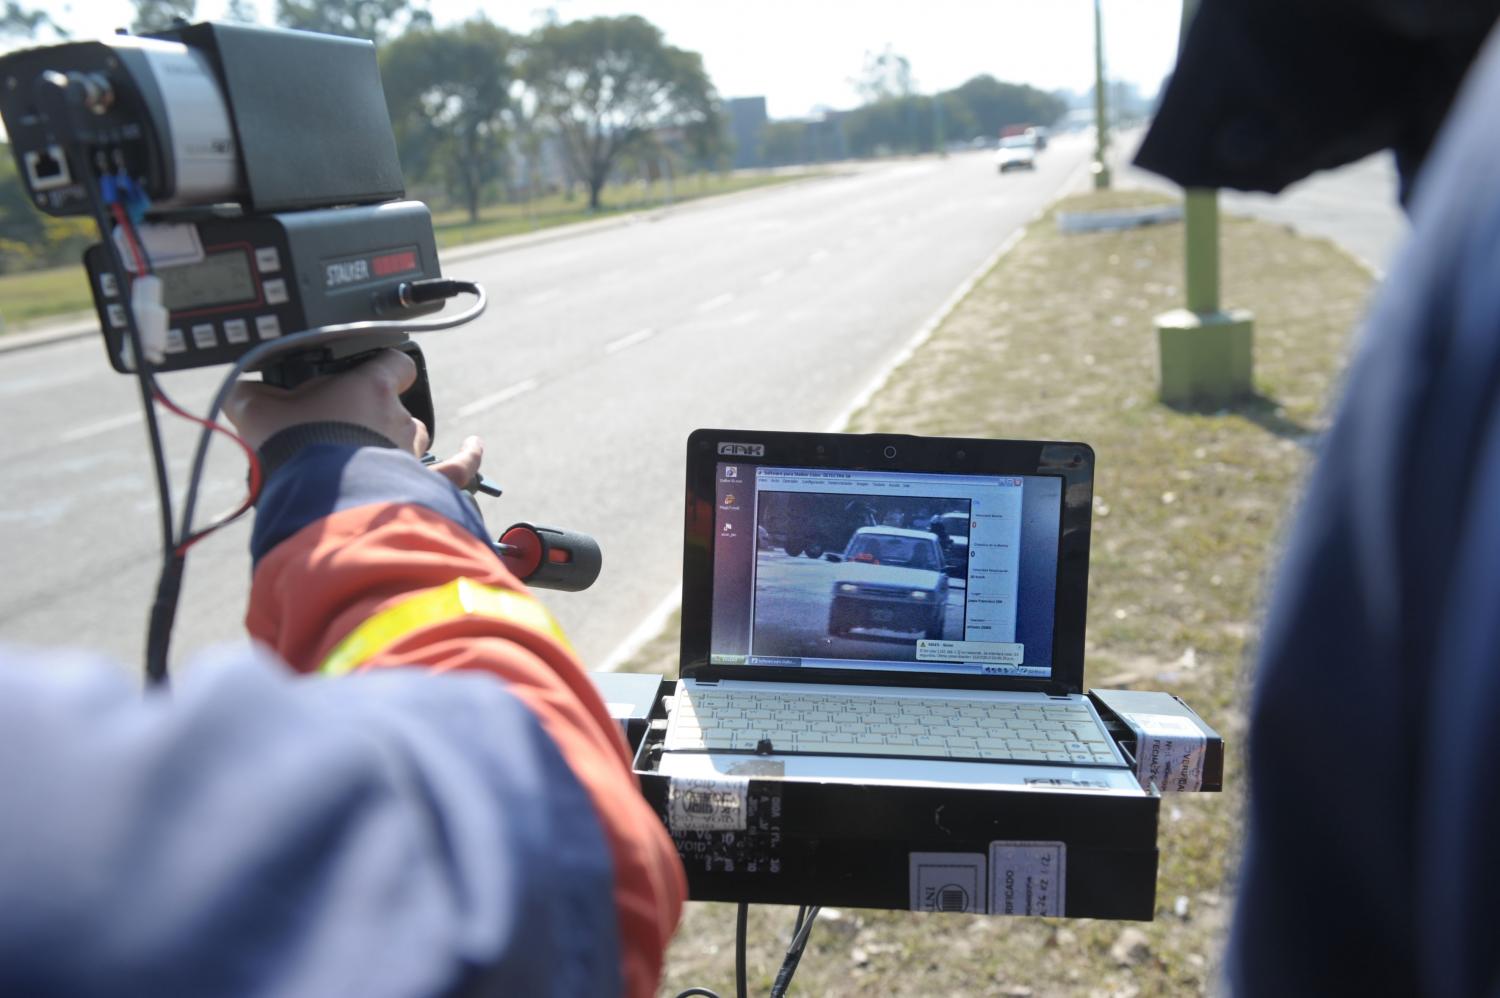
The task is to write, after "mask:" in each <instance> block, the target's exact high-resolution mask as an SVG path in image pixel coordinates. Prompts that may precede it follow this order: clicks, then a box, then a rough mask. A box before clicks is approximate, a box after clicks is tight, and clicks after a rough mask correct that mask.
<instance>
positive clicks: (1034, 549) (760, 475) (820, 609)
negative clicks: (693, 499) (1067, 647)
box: [708, 462, 1063, 679]
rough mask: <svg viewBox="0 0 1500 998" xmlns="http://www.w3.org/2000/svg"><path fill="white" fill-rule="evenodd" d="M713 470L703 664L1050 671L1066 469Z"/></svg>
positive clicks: (1025, 674) (1029, 674) (1040, 674)
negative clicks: (1052, 472)
mask: <svg viewBox="0 0 1500 998" xmlns="http://www.w3.org/2000/svg"><path fill="white" fill-rule="evenodd" d="M715 478H716V483H715V496H716V509H715V522H714V568H713V573H714V574H713V615H712V621H713V623H712V629H711V635H710V650H709V659H708V660H709V663H710V664H712V665H739V666H768V667H781V668H787V667H792V668H798V667H800V668H818V669H859V670H864V671H889V672H903V673H928V674H934V675H936V674H947V675H1001V676H1015V677H1019V678H1025V679H1050V678H1051V676H1052V638H1053V623H1054V614H1055V609H1056V590H1057V553H1058V534H1059V529H1060V523H1061V516H1062V487H1063V482H1062V479H1061V478H1058V477H1053V476H1047V475H1004V476H1000V475H971V474H962V475H958V474H951V475H950V474H935V473H926V472H891V471H853V470H836V469H827V468H778V467H766V466H760V465H753V464H736V463H733V462H721V463H720V464H719V465H718V466H717V468H716V475H715Z"/></svg>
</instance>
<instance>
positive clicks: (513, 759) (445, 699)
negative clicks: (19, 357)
mask: <svg viewBox="0 0 1500 998" xmlns="http://www.w3.org/2000/svg"><path fill="white" fill-rule="evenodd" d="M335 108H337V109H338V113H337V114H334V113H333V109H335ZM0 116H3V118H4V123H5V127H6V130H7V132H8V134H9V136H10V139H11V144H12V147H13V151H14V153H15V156H16V161H17V165H18V167H19V168H20V170H21V173H22V179H23V181H24V183H25V184H26V186H27V189H28V193H29V194H30V195H31V196H32V198H33V201H34V203H35V204H36V205H37V206H38V207H39V208H40V209H41V210H43V211H45V212H47V213H49V214H53V215H63V216H66V215H83V216H87V217H92V218H93V219H94V220H95V221H96V222H97V224H98V227H99V231H100V235H101V243H100V244H99V245H98V246H96V247H94V248H93V249H92V250H90V251H89V253H88V254H87V257H86V267H87V269H88V271H89V278H90V282H91V285H92V287H93V290H94V294H95V299H96V304H97V306H98V311H99V315H100V320H101V327H102V330H103V333H104V342H105V347H106V353H107V358H108V360H109V362H110V363H111V364H112V365H113V366H114V367H115V368H116V369H117V370H119V371H121V372H122V373H124V374H127V375H129V376H131V377H132V378H134V379H135V381H136V383H137V384H138V386H139V390H140V394H141V398H142V402H143V406H144V409H145V415H146V425H147V428H148V434H149V439H150V442H151V449H152V463H153V467H154V469H155V474H156V478H157V483H158V490H159V495H160V502H161V533H162V573H161V581H160V584H159V586H158V590H157V595H156V601H155V604H154V606H153V607H152V612H151V617H150V626H149V636H148V646H147V663H146V664H147V675H148V678H149V679H150V681H151V685H150V687H149V688H148V689H147V691H146V694H145V695H144V696H141V695H140V693H139V691H137V690H136V689H135V688H134V687H133V686H132V685H131V684H129V683H127V682H124V681H122V680H121V678H120V677H119V673H118V671H117V670H116V669H113V668H110V667H108V666H107V665H105V664H103V663H99V662H95V661H90V660H88V659H86V658H84V657H82V656H71V657H70V656H64V655H62V654H59V653H53V652H49V653H44V654H43V653H36V652H31V653H27V652H23V651H20V650H15V649H12V650H8V651H4V652H0V813H3V814H5V815H6V823H5V824H6V829H5V832H4V834H3V835H0V900H3V901H4V902H5V903H4V904H3V906H0V910H3V911H4V914H0V993H4V994H18V995H20V994H75V995H82V994H163V995H166V994H200V995H210V994H212V995H231V994H276V995H328V994H360V995H381V994H389V995H418V994H424V995H426V994H450V993H465V994H477V993H503V994H516V995H558V996H577V995H607V994H627V995H632V996H638V998H644V996H647V995H651V994H653V993H654V991H655V988H656V985H657V982H658V980H659V977H660V974H661V966H662V958H663V952H664V950H665V948H666V945H667V941H668V939H669V938H670V936H671V934H672V931H673V930H674V928H675V926H676V923H677V920H678V917H679V914H680V912H681V908H682V902H683V899H684V895H685V883H684V876H683V871H682V867H681V863H680V861H679V859H678V857H677V853H676V851H675V850H674V848H673V846H672V842H671V840H670V839H669V838H668V836H667V834H666V832H665V830H664V829H663V827H662V825H661V823H660V822H659V821H658V820H657V818H656V817H655V816H654V815H653V814H652V812H651V811H650V809H649V807H648V806H647V805H646V803H645V801H644V800H643V799H642V797H641V796H640V793H639V790H638V787H637V785H636V782H635V779H634V776H633V774H632V772H631V766H630V758H629V753H628V750H627V746H626V744H625V741H624V739H623V737H622V735H621V732H620V729H619V727H618V725H617V724H616V722H615V721H613V720H612V719H611V718H610V716H609V714H608V712H607V710H606V708H605V705H604V703H603V702H602V701H601V700H600V698H599V696H598V694H597V693H596V692H595V690H594V688H593V686H592V685H591V683H590V681H589V679H588V677H587V675H586V674H585V673H584V671H583V668H582V665H581V664H580V662H579V660H578V657H577V655H576V654H575V653H574V652H573V650H572V648H571V646H570V645H569V643H568V640H567V637H566V636H565V635H564V634H563V632H562V631H561V629H560V628H559V627H558V625H557V623H556V622H555V621H554V620H553V618H552V616H551V615H550V614H549V613H548V611H547V610H546V608H545V607H544V606H543V605H542V604H541V603H540V602H539V601H537V600H536V599H535V598H534V597H533V596H532V595H531V593H530V592H529V591H528V589H527V587H526V585H524V584H523V581H522V580H523V579H529V580H530V581H531V582H532V583H533V584H540V585H553V586H556V587H558V588H564V589H579V588H583V587H585V586H587V585H588V584H589V583H590V582H592V581H593V578H594V576H595V575H597V572H598V565H599V560H598V551H597V547H596V546H594V545H593V543H592V541H591V540H590V539H589V538H587V537H586V536H584V535H581V534H576V533H573V532H569V531H560V530H552V529H550V528H544V527H533V526H532V525H530V524H518V525H516V526H515V527H513V528H511V529H510V530H508V531H506V532H505V534H504V536H503V537H502V539H501V541H500V542H498V543H497V542H495V541H492V540H491V539H490V535H489V534H488V533H487V531H486V529H485V526H484V523H483V520H482V519H481V517H480V515H479V512H478V509H477V506H476V505H475V503H474V501H473V499H472V498H471V496H470V495H468V494H466V492H465V489H469V490H483V491H488V492H490V493H492V494H498V491H499V490H498V489H496V488H494V487H493V486H492V485H491V484H490V483H489V482H488V481H487V480H485V479H484V478H483V476H482V475H480V472H479V465H480V461H481V458H482V455H483V448H482V445H481V443H480V442H479V440H478V439H477V438H470V439H468V440H466V441H465V442H464V444H463V446H462V447H461V449H460V450H459V452H458V454H457V455H455V456H454V457H453V458H451V459H449V460H447V461H442V462H436V463H433V464H432V466H431V467H426V466H424V462H423V461H422V460H419V458H422V457H423V455H425V454H426V451H427V448H428V446H429V444H430V443H431V440H432V436H433V433H434V431H435V425H436V420H435V418H434V414H433V406H432V396H431V392H430V389H429V386H428V384H427V378H426V371H425V365H424V364H423V362H422V355H421V351H420V350H418V349H416V348H415V346H414V344H413V343H412V342H411V339H410V334H412V333H420V332H426V331H431V330H435V329H441V328H446V327H449V326H453V325H457V324H460V323H462V322H465V321H468V320H470V319H472V318H474V317H475V316H477V315H478V314H479V312H480V311H482V309H483V307H484V296H483V290H482V289H481V288H479V287H478V286H477V285H473V284H469V283H466V282H461V281H450V280H446V279H444V278H442V276H441V275H440V273H439V271H438V265H437V256H436V249H435V245H434V241H433V234H432V224H431V219H430V216H429V215H428V214H427V210H426V208H425V206H423V205H421V204H419V203H417V202H411V201H405V200H402V197H403V190H402V181H401V175H400V169H399V165H398V164H397V162H396V158H395V147H394V139H393V138H392V136H391V130H390V124H389V120H388V118H387V116H386V110H385V106H384V101H383V98H382V97H381V89H380V83H379V79H378V74H377V71H376V68H375V58H374V50H373V46H371V45H370V44H369V43H367V42H361V41H355V40H351V39H346V38H335V37H332V36H324V35H315V34H309V33H302V32H290V31H281V30H274V29H263V28H257V27H248V26H243V25H225V24H199V25H192V26H186V25H184V26H181V27H180V28H178V29H174V30H173V31H170V32H166V33H163V34H161V35H156V36H149V37H132V36H119V37H116V38H112V39H109V40H108V41H104V42H78V43H67V44H63V45H58V46H52V47H48V48H40V49H30V50H25V51H21V52H15V53H11V54H9V55H6V56H4V57H0ZM461 295H467V296H470V297H472V298H473V299H475V303H474V304H473V305H471V306H470V307H468V308H467V309H465V310H463V311H461V312H458V313H457V314H455V315H452V316H451V317H450V316H446V315H436V314H434V313H437V312H439V311H440V310H441V309H442V308H443V306H444V303H445V302H446V301H448V300H449V299H452V298H456V297H458V296H461ZM424 317H425V318H424ZM214 365H227V366H228V376H227V377H226V378H225V381H224V384H223V386H222V387H221V389H220V391H219V392H218V394H217V396H216V397H215V399H214V401H213V403H212V404H211V406H210V408H209V410H208V412H207V413H206V415H204V416H202V417H196V416H189V414H188V413H187V412H186V410H184V409H183V408H182V407H181V406H179V405H177V404H176V403H175V402H173V401H172V399H171V398H170V396H169V395H168V394H167V391H166V388H165V385H164V380H163V379H162V378H161V377H160V376H161V375H162V374H163V373H164V372H169V371H174V370H181V369H186V368H194V367H203V366H214ZM249 371H258V372H260V373H261V375H262V379H263V383H251V382H242V381H239V380H238V379H239V376H240V375H241V374H243V373H245V372H249ZM161 411H165V412H169V413H173V414H177V415H183V416H188V417H189V418H193V419H195V421H197V422H199V423H200V424H201V425H202V427H203V430H202V439H201V440H200V443H199V445H198V448H197V450H196V451H195V454H194V463H193V470H192V472H191V475H190V478H189V481H188V485H187V488H186V490H185V492H184V493H183V496H184V497H183V501H182V503H181V506H180V508H179V509H177V510H176V511H175V512H174V503H173V501H172V500H173V495H172V491H171V489H170V487H169V483H168V482H167V474H166V468H167V463H166V460H165V457H164V454H163V448H162V443H161V439H160V434H159V432H158V427H157V422H156V420H157V414H158V413H159V412H161ZM221 411H222V412H223V413H224V414H225V415H226V416H227V417H228V419H229V421H230V422H231V423H232V424H233V426H234V428H235V429H234V431H233V432H231V431H230V430H229V429H228V428H227V427H225V426H223V425H221V424H219V423H217V421H216V420H217V417H218V415H219V413H220V412H221ZM215 432H217V433H220V434H224V435H226V436H228V437H230V438H232V439H233V441H234V442H235V443H236V444H237V445H238V446H239V447H240V448H242V449H243V451H244V452H245V454H246V457H247V460H248V461H249V464H250V474H249V490H250V495H249V496H248V497H247V499H246V501H245V503H244V504H243V505H242V506H241V507H240V509H239V510H238V511H236V512H235V513H234V514H232V515H231V516H229V517H226V518H224V519H221V520H219V521H216V522H214V523H210V524H208V525H206V526H200V525H198V524H197V523H196V521H195V519H194V508H195V505H196V501H197V497H198V491H199V485H200V480H201V477H202V468H203V461H204V453H205V451H206V448H207V441H208V438H209V436H210V435H211V434H212V433H215ZM428 460H429V461H430V459H428ZM251 508H254V510H255V524H254V530H253V534H252V538H251V554H252V558H253V565H254V570H253V579H252V587H251V594H250V602H249V608H248V610H247V613H246V625H247V629H248V631H249V633H250V636H251V637H252V639H253V640H254V642H255V645H254V647H253V648H250V647H242V648H233V649H228V650H224V651H220V652H218V653H215V654H210V655H208V656H207V658H206V659H204V660H203V661H201V662H199V663H198V665H197V666H196V667H195V668H194V669H193V670H191V673H190V675H189V676H188V677H187V679H186V680H185V681H183V682H181V683H180V684H178V686H177V688H175V689H173V690H172V691H171V692H170V694H169V693H168V692H167V691H166V688H165V684H166V679H167V663H168V657H169V656H168V650H169V638H170V633H171V627H172V620H173V616H174V613H175V608H176V600H177V594H178V590H179V588H180V583H181V579H182V575H183V566H184V564H185V560H186V556H187V554H188V551H189V549H190V548H191V547H192V546H193V545H194V544H195V543H196V542H197V541H198V540H200V539H201V538H202V537H204V536H206V535H207V534H208V533H210V532H211V531H213V530H215V529H217V528H218V527H219V526H222V525H223V523H226V522H228V521H229V520H231V519H233V518H235V517H237V516H239V515H241V514H243V513H245V512H248V511H249V510H250V509H251ZM179 514H180V515H179ZM80 610H82V608H80ZM38 659H39V660H40V662H41V664H42V665H44V666H45V667H44V668H37V667H36V665H37V662H36V660H38Z"/></svg>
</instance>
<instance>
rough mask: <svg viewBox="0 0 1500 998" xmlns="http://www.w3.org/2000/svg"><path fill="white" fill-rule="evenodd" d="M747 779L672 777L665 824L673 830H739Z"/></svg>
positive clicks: (748, 785)
mask: <svg viewBox="0 0 1500 998" xmlns="http://www.w3.org/2000/svg"><path fill="white" fill-rule="evenodd" d="M749 795H750V781H749V779H747V778H743V777H739V778H736V777H727V778H723V779H716V780H715V779H694V778H691V777H680V776H674V777H672V782H671V783H670V784H669V785H668V787H667V827H668V828H670V829H671V830H672V831H674V832H740V831H744V829H745V822H746V813H745V812H746V806H745V800H746V798H747V797H749Z"/></svg>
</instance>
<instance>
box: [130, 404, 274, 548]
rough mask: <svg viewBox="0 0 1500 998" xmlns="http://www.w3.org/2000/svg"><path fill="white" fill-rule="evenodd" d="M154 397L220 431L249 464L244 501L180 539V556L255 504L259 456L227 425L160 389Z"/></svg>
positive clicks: (217, 431) (171, 411)
mask: <svg viewBox="0 0 1500 998" xmlns="http://www.w3.org/2000/svg"><path fill="white" fill-rule="evenodd" d="M155 397H156V401H158V402H160V403H161V404H162V406H163V407H165V408H166V410H167V411H168V412H170V413H172V414H173V415H176V416H181V417H182V418H183V419H186V420H188V421H189V422H192V423H197V424H198V425H199V426H206V427H208V428H209V429H210V430H213V431H214V432H215V433H222V434H223V435H224V436H226V437H228V438H229V439H230V440H233V441H234V442H235V444H237V445H238V446H239V448H240V449H241V450H243V451H244V452H245V460H246V461H247V462H248V463H249V465H250V475H249V479H250V480H249V492H248V494H247V495H246V496H245V501H244V502H242V503H240V505H239V506H238V507H237V508H236V509H235V511H234V512H232V513H230V514H229V515H228V516H225V517H224V518H222V519H220V520H218V521H216V522H214V523H211V524H209V525H208V526H206V527H204V528H203V529H202V530H199V531H197V532H195V533H193V534H190V535H189V536H188V537H187V538H186V539H185V540H183V541H182V543H180V544H179V545H178V546H177V554H178V555H179V556H180V555H182V554H185V553H186V552H187V550H188V548H190V547H192V546H193V545H194V544H197V543H198V542H199V541H201V540H203V538H205V537H207V536H208V535H209V534H211V533H213V532H214V531H215V530H218V529H219V528H220V527H223V526H226V525H227V524H229V523H232V522H233V521H235V520H237V519H239V518H240V517H241V516H244V515H245V513H247V512H248V511H249V510H250V508H251V507H252V506H254V505H255V501H256V500H257V499H259V498H260V486H261V472H260V457H259V456H257V455H256V453H255V448H254V447H251V446H250V444H249V442H248V441H246V440H245V438H244V437H242V436H240V435H239V434H238V433H235V432H234V431H233V430H231V429H228V428H227V427H225V426H222V425H220V424H218V423H210V422H209V421H208V420H206V419H203V418H201V417H199V416H195V415H193V414H192V413H190V412H188V411H187V410H186V409H183V408H182V407H181V406H179V405H178V404H177V403H176V402H173V401H172V400H171V399H169V398H167V396H166V394H165V393H163V392H162V391H161V390H160V389H157V391H156V393H155Z"/></svg>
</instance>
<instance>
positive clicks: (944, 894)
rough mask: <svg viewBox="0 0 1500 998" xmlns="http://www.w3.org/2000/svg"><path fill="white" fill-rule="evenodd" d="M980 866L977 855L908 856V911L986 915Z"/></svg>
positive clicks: (980, 855) (983, 880) (918, 854)
mask: <svg viewBox="0 0 1500 998" xmlns="http://www.w3.org/2000/svg"><path fill="white" fill-rule="evenodd" d="M984 866H985V863H984V854H983V853H978V852H914V853H912V854H911V910H912V911H951V912H964V913H966V914H970V915H983V914H986V913H988V911H989V910H990V908H989V904H988V900H989V899H988V897H987V895H986V891H987V890H988V888H989V884H987V883H986V882H985V876H984Z"/></svg>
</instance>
